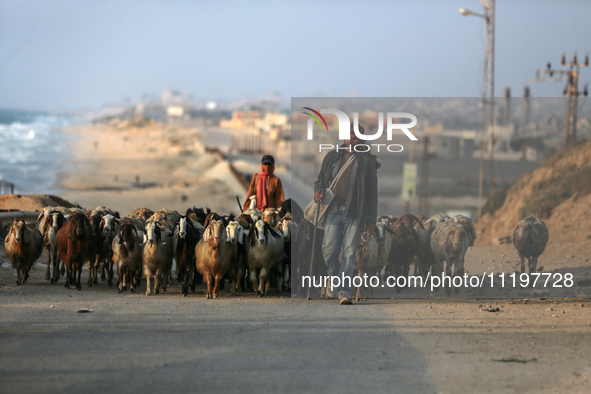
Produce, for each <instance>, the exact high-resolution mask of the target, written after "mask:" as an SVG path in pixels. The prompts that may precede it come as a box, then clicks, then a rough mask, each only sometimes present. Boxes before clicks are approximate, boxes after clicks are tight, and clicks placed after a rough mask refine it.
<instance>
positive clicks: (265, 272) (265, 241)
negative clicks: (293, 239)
mask: <svg viewBox="0 0 591 394" xmlns="http://www.w3.org/2000/svg"><path fill="white" fill-rule="evenodd" d="M283 244H284V241H283V236H282V234H281V232H279V230H276V229H274V228H273V227H271V226H269V224H268V223H266V222H263V221H262V220H258V221H257V222H256V223H255V225H254V226H253V228H252V229H251V231H250V233H249V234H248V241H247V245H248V253H247V256H248V258H247V260H248V271H249V273H250V281H251V282H252V287H253V289H254V290H255V291H256V292H257V295H258V296H259V297H260V296H263V295H264V294H265V293H266V292H267V291H268V287H269V285H270V284H269V282H268V279H269V275H270V274H271V273H272V272H273V270H274V269H275V268H276V267H277V265H278V264H279V263H280V262H281V259H282V258H283V247H284V245H283Z"/></svg>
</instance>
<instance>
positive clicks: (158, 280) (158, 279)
mask: <svg viewBox="0 0 591 394" xmlns="http://www.w3.org/2000/svg"><path fill="white" fill-rule="evenodd" d="M162 276H163V273H162V271H161V270H160V269H158V268H157V269H156V273H155V274H154V293H155V294H160V288H161V287H162Z"/></svg>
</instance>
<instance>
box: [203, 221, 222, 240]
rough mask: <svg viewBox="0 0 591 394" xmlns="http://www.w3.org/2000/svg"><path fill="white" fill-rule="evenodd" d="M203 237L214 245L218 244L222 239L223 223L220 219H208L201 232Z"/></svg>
mask: <svg viewBox="0 0 591 394" xmlns="http://www.w3.org/2000/svg"><path fill="white" fill-rule="evenodd" d="M203 239H204V240H205V241H212V242H213V243H214V244H216V245H217V244H219V243H220V242H221V241H222V239H224V223H223V222H222V221H221V220H212V221H210V222H209V224H208V226H207V228H206V229H205V233H204V234H203Z"/></svg>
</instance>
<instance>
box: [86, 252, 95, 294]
mask: <svg viewBox="0 0 591 394" xmlns="http://www.w3.org/2000/svg"><path fill="white" fill-rule="evenodd" d="M93 268H94V261H92V260H91V259H88V280H87V281H86V284H87V285H88V287H92V270H93Z"/></svg>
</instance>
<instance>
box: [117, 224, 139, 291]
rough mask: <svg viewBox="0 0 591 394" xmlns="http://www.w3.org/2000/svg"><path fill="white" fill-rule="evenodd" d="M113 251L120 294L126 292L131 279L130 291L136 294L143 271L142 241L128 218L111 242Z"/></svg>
mask: <svg viewBox="0 0 591 394" xmlns="http://www.w3.org/2000/svg"><path fill="white" fill-rule="evenodd" d="M111 248H112V250H113V262H114V263H115V264H116V265H117V277H118V280H117V284H118V288H119V293H122V292H124V291H125V289H126V286H127V280H128V279H129V281H130V282H131V283H130V290H131V292H132V293H133V292H135V288H136V285H137V284H139V277H140V273H141V270H142V254H143V248H142V239H141V237H140V236H138V232H137V229H136V227H135V225H134V224H133V222H132V221H131V220H130V219H128V218H123V220H122V221H121V226H119V229H117V235H116V236H115V237H114V238H113V241H112V242H111Z"/></svg>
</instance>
